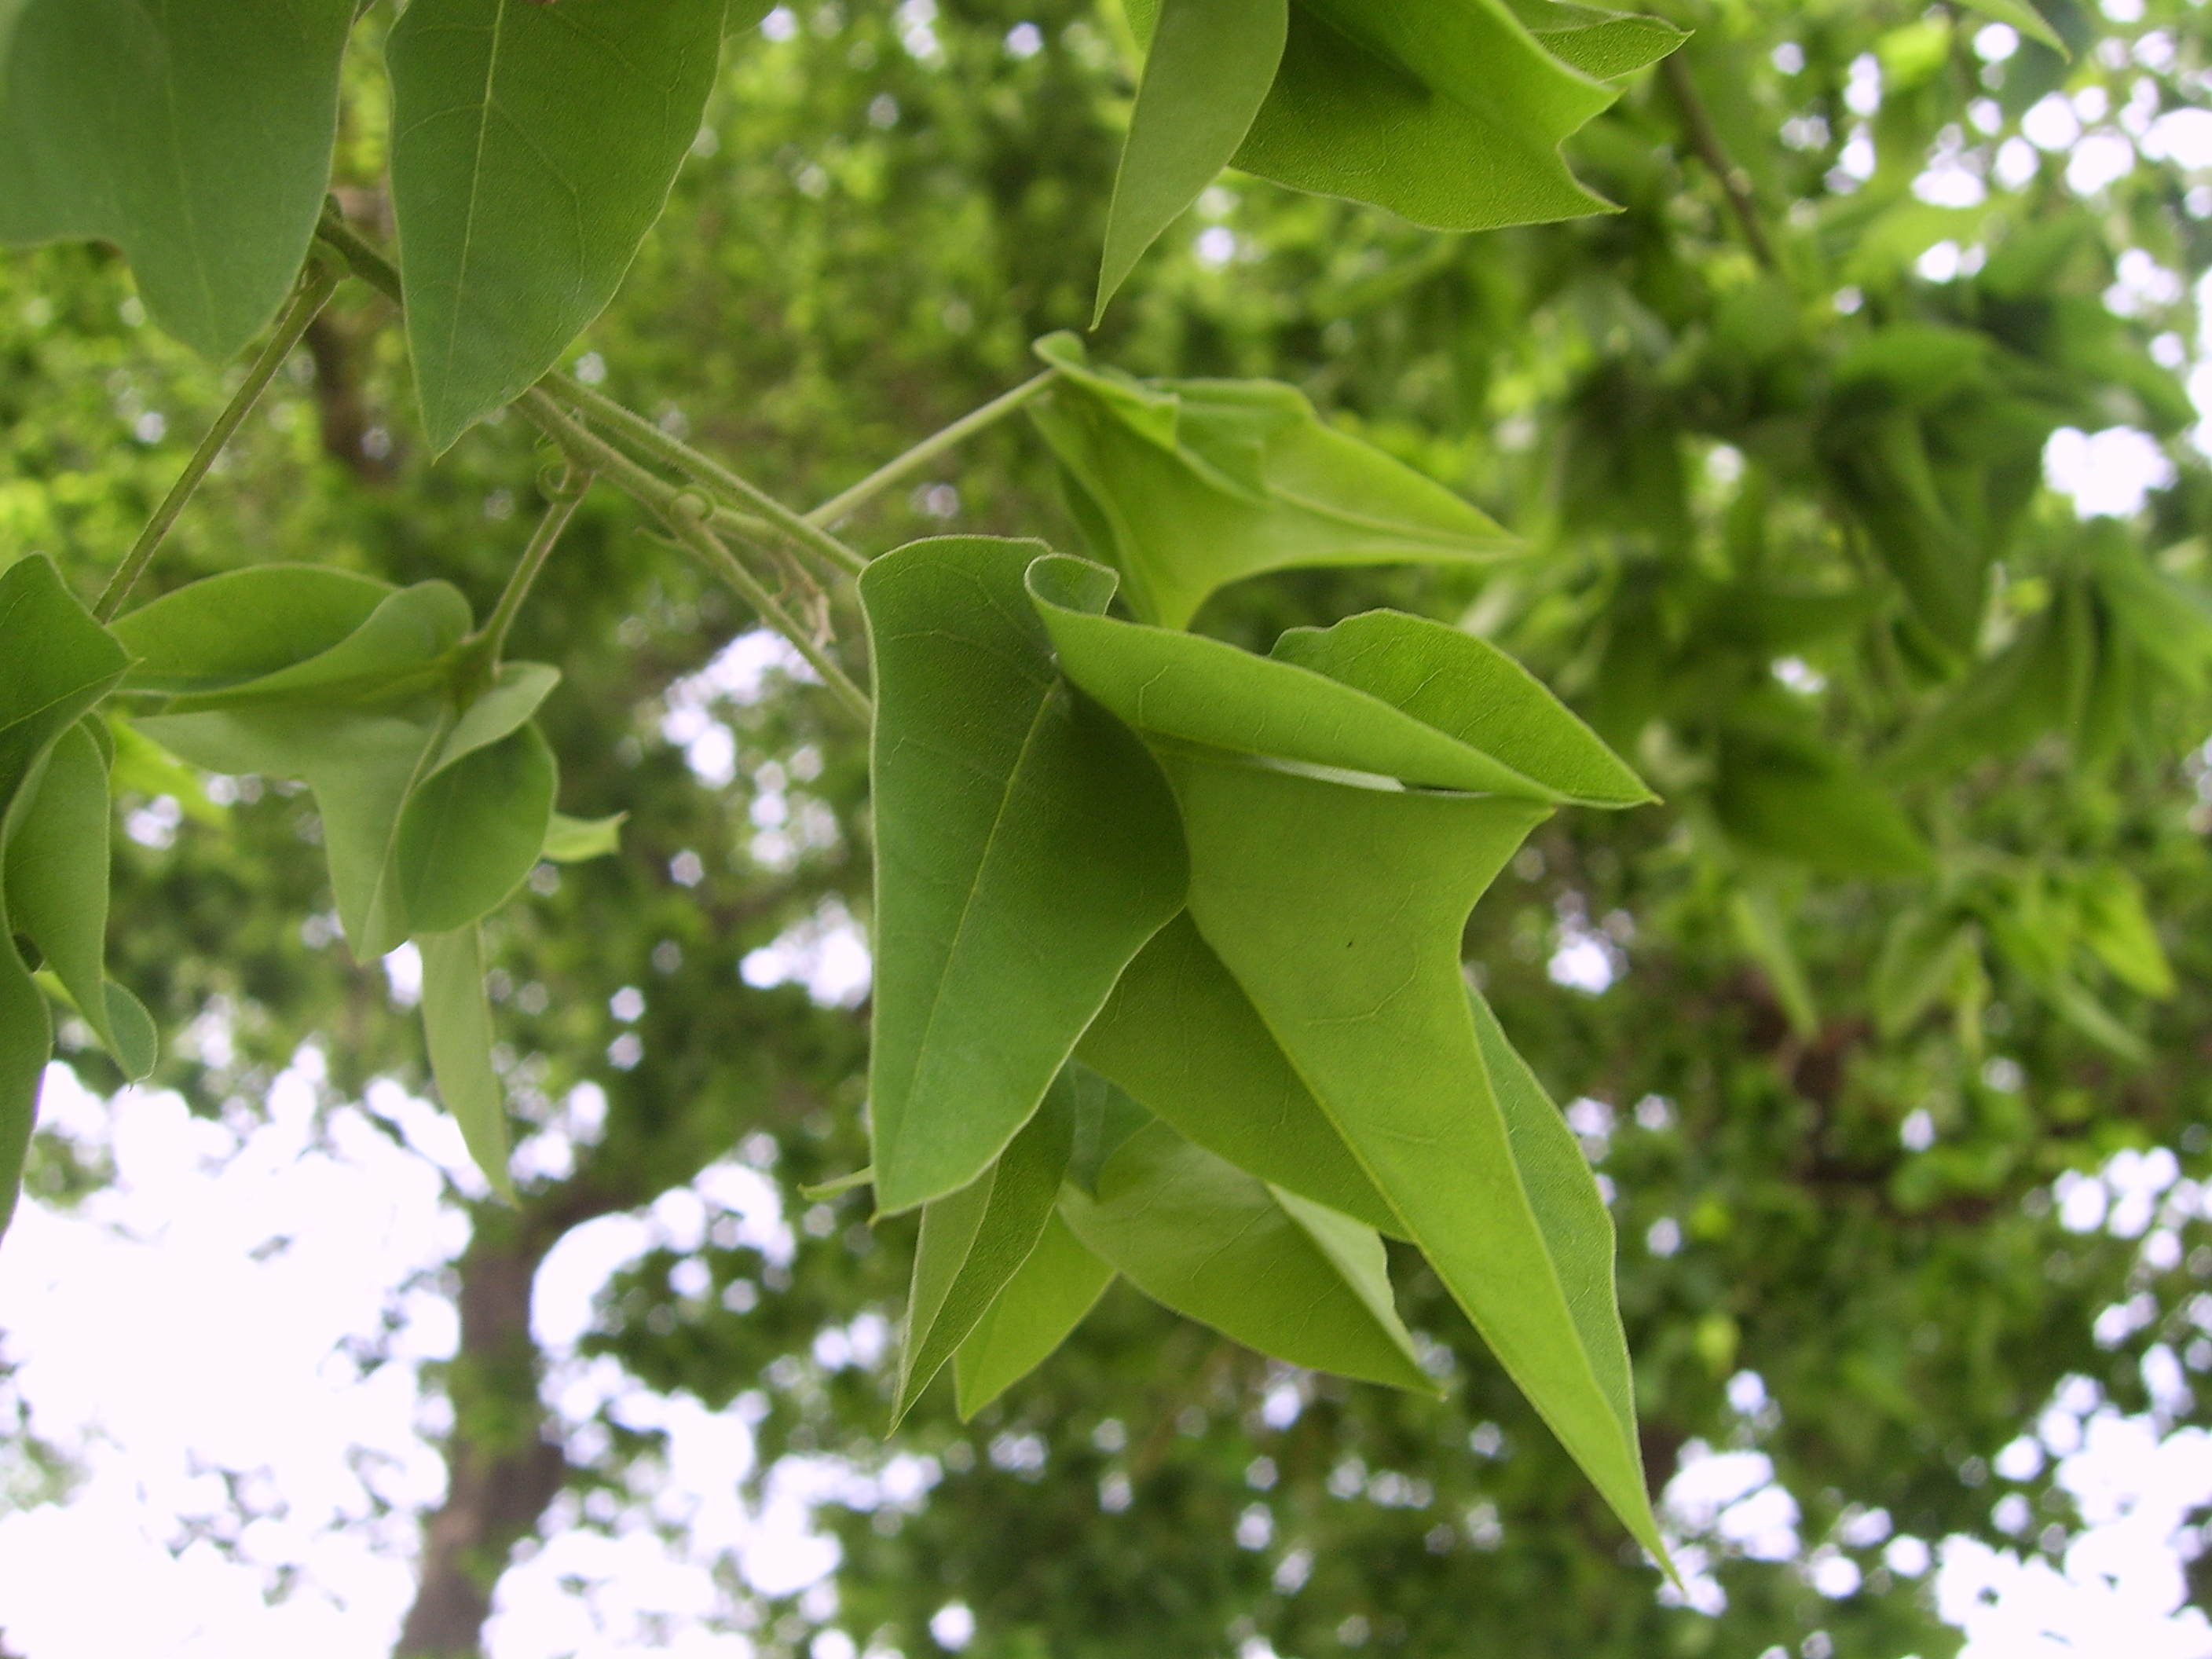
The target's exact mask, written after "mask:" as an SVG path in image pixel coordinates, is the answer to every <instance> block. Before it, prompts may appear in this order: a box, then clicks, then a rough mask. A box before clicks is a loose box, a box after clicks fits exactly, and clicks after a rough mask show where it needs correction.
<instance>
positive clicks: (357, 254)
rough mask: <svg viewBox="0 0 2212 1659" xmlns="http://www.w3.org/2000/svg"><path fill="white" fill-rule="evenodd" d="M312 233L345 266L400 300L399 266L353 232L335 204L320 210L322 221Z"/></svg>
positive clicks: (389, 297)
mask: <svg viewBox="0 0 2212 1659" xmlns="http://www.w3.org/2000/svg"><path fill="white" fill-rule="evenodd" d="M315 237H316V240H319V241H320V242H321V243H322V244H323V246H325V247H327V248H328V249H330V251H331V252H333V253H335V254H337V256H338V258H341V259H343V260H344V261H345V264H346V269H347V270H349V271H351V272H352V273H353V274H354V275H355V276H358V277H360V278H361V280H362V282H364V283H368V285H369V286H370V287H371V288H373V289H375V290H376V291H377V292H378V293H379V294H381V295H383V296H384V297H385V298H386V299H387V300H389V301H392V304H394V305H401V304H404V300H403V299H402V298H401V294H400V287H399V267H398V266H397V265H395V264H392V261H391V260H389V259H387V258H385V257H384V256H383V255H382V254H381V253H379V252H377V251H376V250H375V249H374V248H373V247H371V246H369V245H368V243H367V242H366V241H364V240H362V238H360V237H359V236H357V235H356V234H354V230H353V227H352V226H350V225H349V224H347V223H346V222H345V221H344V220H343V218H341V217H340V216H339V215H338V213H337V210H336V209H335V208H327V209H325V210H324V213H323V219H322V222H321V223H320V224H319V225H317V226H316V227H315Z"/></svg>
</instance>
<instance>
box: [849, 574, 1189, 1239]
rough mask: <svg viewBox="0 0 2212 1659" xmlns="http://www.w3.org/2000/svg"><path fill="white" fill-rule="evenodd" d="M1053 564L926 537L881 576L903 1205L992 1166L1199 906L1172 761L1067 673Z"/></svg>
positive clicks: (878, 1065)
mask: <svg viewBox="0 0 2212 1659" xmlns="http://www.w3.org/2000/svg"><path fill="white" fill-rule="evenodd" d="M1041 551H1042V549H1041V547H1040V545H1039V544H1036V543H1034V542H1000V541H992V540H987V539H985V538H980V537H955V538H945V539H943V540H939V541H927V542H917V543H915V544H912V545H910V546H908V547H903V548H901V549H899V550H897V551H896V552H893V553H890V554H887V555H885V556H884V557H882V558H880V559H878V560H877V561H876V562H874V563H873V564H872V565H870V566H869V567H868V569H867V571H866V573H865V574H863V575H862V576H861V578H860V599H861V604H862V605H863V606H864V607H865V609H866V612H867V620H868V636H869V641H870V654H871V657H872V660H873V662H874V664H875V673H876V708H877V714H876V729H875V736H874V747H873V750H872V775H873V785H874V789H873V798H874V804H875V818H876V836H877V843H876V844H877V848H878V854H877V861H876V915H875V923H876V937H875V952H876V955H875V991H874V1013H875V1031H874V1042H873V1052H872V1058H871V1061H870V1071H869V1110H870V1116H871V1125H872V1133H873V1137H874V1142H875V1157H874V1164H875V1170H876V1176H877V1182H876V1199H877V1202H878V1204H879V1205H880V1206H882V1208H883V1209H884V1211H885V1212H898V1211H900V1210H903V1209H908V1208H911V1207H912V1206H914V1205H915V1204H918V1203H921V1202H923V1201H924V1200H928V1199H933V1198H939V1197H942V1196H944V1195H945V1194H948V1193H951V1192H956V1191H957V1190H958V1189H959V1188H962V1187H964V1186H966V1185H967V1184H968V1183H969V1182H971V1181H973V1180H974V1179H975V1177H976V1176H978V1175H979V1174H981V1171H982V1170H983V1169H984V1168H985V1166H987V1164H989V1163H990V1162H991V1160H992V1159H993V1158H996V1157H997V1156H998V1155H999V1153H1000V1151H1001V1150H1002V1149H1004V1147H1005V1146H1006V1143H1007V1142H1008V1141H1009V1140H1011V1139H1012V1138H1013V1135H1014V1133H1015V1131H1017V1130H1018V1129H1019V1128H1020V1127H1021V1126H1022V1125H1023V1124H1024V1122H1025V1121H1028V1119H1029V1116H1030V1113H1031V1112H1032V1111H1034V1110H1035V1109H1036V1105H1037V1103H1038V1101H1039V1100H1041V1099H1042V1098H1043V1096H1044V1092H1045V1090H1046V1088H1047V1087H1048V1085H1050V1084H1051V1082H1052V1080H1053V1079H1054V1077H1055V1076H1057V1075H1058V1074H1059V1072H1060V1066H1062V1064H1064V1063H1065V1062H1066V1059H1067V1057H1068V1054H1069V1053H1070V1052H1071V1051H1072V1050H1073V1048H1074V1047H1075V1042H1076V1039H1077V1038H1078V1037H1079V1036H1082V1034H1083V1030H1084V1028H1085V1026H1087V1025H1088V1024H1090V1023H1091V1019H1092V1018H1093V1017H1094V1016H1095V1015H1096V1014H1097V1012H1098V1010H1099V1008H1100V1007H1101V1006H1103V1004H1104V1002H1105V1000H1106V998H1107V994H1109V992H1110V991H1111V990H1112V989H1113V988H1114V981H1115V979H1116V978H1117V977H1118V976H1119V975H1120V974H1121V969H1122V967H1123V965H1124V964H1125V963H1127V962H1128V960H1129V958H1130V957H1133V956H1134V955H1135V954H1136V953H1137V951H1139V949H1140V948H1142V946H1143V945H1144V943H1145V941H1146V939H1150V938H1151V937H1152V935H1153V934H1154V933H1157V932H1158V931H1159V929H1160V927H1162V926H1163V925H1164V923H1165V922H1166V921H1168V919H1169V918H1170V917H1171V916H1172V915H1175V913H1176V910H1177V909H1178V908H1180V907H1181V905H1182V890H1183V870H1184V861H1183V854H1182V840H1181V836H1180V835H1179V833H1178V832H1177V829H1176V818H1175V803H1174V800H1173V799H1172V797H1170V794H1169V793H1168V789H1167V786H1166V783H1165V782H1164V781H1163V780H1162V778H1161V777H1160V775H1159V769H1158V766H1157V765H1156V764H1155V763H1153V761H1152V757H1150V756H1149V755H1147V754H1146V752H1145V750H1144V747H1143V745H1141V744H1139V743H1138V742H1137V741H1136V740H1135V739H1134V738H1132V737H1131V736H1130V735H1129V734H1128V733H1127V732H1126V731H1124V730H1123V729H1122V728H1121V726H1117V725H1115V722H1114V721H1113V720H1109V719H1108V718H1107V717H1106V716H1105V715H1104V714H1102V713H1101V712H1100V711H1099V710H1098V709H1097V708H1095V707H1093V706H1091V704H1089V703H1088V702H1085V700H1084V699H1082V698H1080V697H1079V696H1075V695H1073V693H1072V692H1071V691H1070V690H1069V689H1068V687H1067V686H1066V684H1065V683H1064V682H1063V681H1062V680H1061V679H1060V677H1059V675H1058V674H1057V673H1056V672H1055V671H1054V666H1053V661H1052V652H1051V645H1050V642H1049V641H1048V639H1047V637H1046V635H1045V632H1044V629H1043V628H1042V626H1041V625H1040V624H1039V623H1038V621H1037V618H1036V612H1035V611H1033V610H1032V609H1031V608H1030V604H1029V602H1028V600H1027V599H1026V598H1025V597H1024V592H1023V586H1022V578H1023V572H1024V568H1026V567H1027V566H1028V565H1029V564H1030V561H1031V560H1032V559H1033V558H1035V557H1036V555H1037V554H1038V553H1039V552H1041ZM1101 574H1104V573H1103V572H1102V573H1101Z"/></svg>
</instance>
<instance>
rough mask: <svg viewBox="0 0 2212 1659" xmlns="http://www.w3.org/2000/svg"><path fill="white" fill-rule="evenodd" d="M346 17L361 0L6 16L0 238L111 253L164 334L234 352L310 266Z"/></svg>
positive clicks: (211, 351) (78, 2)
mask: <svg viewBox="0 0 2212 1659" xmlns="http://www.w3.org/2000/svg"><path fill="white" fill-rule="evenodd" d="M9 12H12V14H13V15H12V19H11V18H10V16H9ZM353 15H354V6H353V0H166V3H163V4H159V5H149V4H147V3H145V0H23V3H21V4H19V5H16V6H13V7H9V8H5V9H0V241H5V242H14V243H27V242H52V241H58V240H74V239H76V238H93V237H97V238H99V239H100V240H105V241H110V242H112V243H114V244H115V245H116V246H118V247H120V248H121V249H122V250H123V252H124V253H125V256H126V257H127V258H129V259H130V261H131V270H132V273H133V274H134V275H135V276H137V279H138V288H139V292H140V293H141V294H143V295H144V296H145V301H146V308H147V309H148V311H149V312H150V313H152V314H153V316H154V318H155V320H156V321H157V322H159V323H160V324H161V326H162V327H164V328H166V329H167V330H168V331H169V332H170V333H172V334H173V335H175V336H176V337H178V338H179V339H180V340H182V341H184V342H185V343H186V344H187V345H190V346H191V347H192V348H193V349H195V350H197V351H199V352H201V353H202V354H204V356H209V357H212V358H216V359H221V358H225V357H228V356H230V355H231V354H232V353H233V352H234V351H236V350H237V349H239V348H240V346H242V345H244V344H245V343H246V342H247V341H248V340H250V339H252V337H254V336H255V335H256V334H258V333H259V332H260V331H262V330H263V329H264V328H265V327H266V326H267V325H269V322H270V319H272V318H274V317H275V316H276V311H277V308H278V307H280V306H282V305H283V302H284V297H285V295H286V294H287V292H288V291H289V289H291V287H292V283H293V281H294V279H295V277H297V276H298V275H299V273H300V267H301V264H302V263H304V262H305V260H306V258H307V249H308V245H309V243H310V242H311V241H312V240H313V236H314V230H315V222H316V219H317V218H318V217H319V216H320V214H321V212H322V207H323V193H324V191H325V190H327V189H328V188H329V186H330V176H331V143H332V141H333V140H334V138H335V137H336V136H337V108H338V64H339V60H340V58H342V57H343V54H344V51H345V41H346V35H347V33H348V32H349V30H350V29H351V27H352V26H353Z"/></svg>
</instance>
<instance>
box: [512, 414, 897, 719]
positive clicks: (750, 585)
mask: <svg viewBox="0 0 2212 1659" xmlns="http://www.w3.org/2000/svg"><path fill="white" fill-rule="evenodd" d="M514 407H515V408H516V409H518V410H520V411H521V412H522V414H523V416H524V417H525V418H526V419H527V420H529V421H531V422H533V423H534V424H535V425H536V426H537V427H538V428H539V429H540V430H541V431H543V432H544V434H545V435H546V436H548V437H549V438H550V439H552V440H553V441H554V442H555V443H556V444H558V445H559V446H560V447H561V448H562V453H565V454H566V455H567V456H568V460H569V465H572V466H575V467H579V468H582V469H586V470H592V471H599V472H603V473H605V475H606V477H607V481H608V482H609V483H612V484H614V485H616V486H617V488H619V489H622V490H623V492H624V493H625V494H627V495H631V496H633V497H635V499H636V500H637V501H640V502H641V503H642V504H643V505H644V506H645V507H647V509H649V510H650V511H651V512H652V513H653V516H654V517H656V518H658V519H659V520H660V521H661V523H662V524H663V525H665V526H667V528H668V532H669V533H670V534H671V535H672V536H674V537H675V538H676V539H677V540H678V541H679V542H681V543H682V544H684V550H686V551H687V552H689V553H691V554H692V555H693V556H696V557H697V558H698V559H699V560H700V562H702V563H703V564H705V565H707V566H708V568H711V569H712V570H713V571H714V573H715V574H717V575H719V576H720V577H721V578H722V580H725V581H726V582H727V583H729V585H730V586H732V587H733V588H735V589H736V590H737V592H738V595H739V597H741V598H742V599H744V601H745V603H746V604H748V605H751V606H752V608H753V609H754V611H756V612H757V613H758V614H759V616H760V618H761V620H762V621H763V622H765V623H768V625H769V627H771V628H773V629H775V631H776V632H777V633H779V634H781V635H783V636H784V638H786V639H787V640H789V641H791V643H792V644H793V646H794V647H797V649H798V651H799V655H801V656H802V657H804V658H805V659H806V660H807V663H808V664H809V665H811V667H812V668H813V670H814V671H815V672H816V673H817V674H819V675H820V676H821V677H822V682H823V684H825V685H827V686H828V687H829V690H831V691H832V692H833V693H835V694H836V696H837V698H838V700H839V701H840V702H842V703H843V704H844V705H845V706H846V707H847V708H849V709H851V710H852V711H853V713H854V714H856V715H858V716H859V717H860V719H861V720H869V719H871V718H872V715H873V713H874V710H873V708H872V705H871V704H870V702H868V697H867V694H866V692H864V691H862V690H860V688H859V687H858V686H856V685H854V684H853V682H852V679H851V678H849V677H848V675H847V674H846V672H845V671H844V670H843V669H842V668H840V667H838V666H837V665H836V663H835V662H834V661H832V660H831V659H830V658H829V653H827V652H825V651H824V650H823V648H822V647H821V646H820V645H819V644H818V643H817V642H816V641H815V639H814V637H813V635H811V634H810V633H809V632H808V631H807V630H806V629H804V628H802V627H800V626H799V623H798V622H797V621H796V620H795V619H794V618H793V617H792V615H791V613H790V612H788V611H786V610H785V609H784V608H783V606H782V605H781V604H779V603H778V602H777V599H776V597H775V594H773V593H771V592H769V590H768V587H767V585H766V584H765V583H763V581H762V580H760V578H759V577H757V576H756V575H754V574H753V573H752V572H751V571H750V570H748V569H747V568H745V567H744V564H743V563H742V562H740V561H739V560H738V556H736V555H735V554H733V553H732V552H731V551H730V550H729V549H728V548H727V547H726V546H725V545H724V544H722V542H721V540H720V538H718V537H717V536H716V535H715V534H714V532H713V530H711V529H710V528H708V526H709V524H710V522H711V518H710V512H711V509H710V508H709V509H708V511H702V508H705V507H708V504H707V503H705V502H702V501H701V500H700V499H699V493H698V491H696V489H682V488H679V487H678V486H677V485H675V484H671V483H668V482H667V481H666V480H665V479H663V478H659V477H655V476H654V475H653V473H651V472H649V471H647V470H646V469H645V468H644V467H641V466H640V465H638V464H637V463H636V462H635V461H634V460H632V459H630V458H629V456H627V455H625V454H623V452H622V451H621V450H619V449H617V448H616V447H614V445H612V444H611V443H609V442H608V441H606V440H605V439H604V438H602V437H600V436H599V435H597V434H596V433H593V432H592V431H590V430H589V429H588V428H586V427H585V426H584V425H583V424H582V423H581V422H579V421H577V420H575V419H574V417H573V416H570V415H569V413H568V411H567V410H564V409H562V407H561V405H560V404H558V403H557V402H556V401H555V400H554V398H552V397H551V396H550V395H549V393H548V392H547V391H546V389H545V388H544V387H542V386H534V387H532V389H531V390H530V391H528V392H524V393H523V394H522V396H521V397H520V398H517V399H516V400H515V404H514Z"/></svg>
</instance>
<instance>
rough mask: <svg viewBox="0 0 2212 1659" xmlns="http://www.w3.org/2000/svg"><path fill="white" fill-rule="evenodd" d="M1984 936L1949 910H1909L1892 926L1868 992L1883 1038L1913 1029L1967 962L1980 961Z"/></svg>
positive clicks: (1956, 978)
mask: <svg viewBox="0 0 2212 1659" xmlns="http://www.w3.org/2000/svg"><path fill="white" fill-rule="evenodd" d="M1980 957H1981V940H1980V938H1979V936H1978V934H1977V933H1976V932H1975V930H1974V929H1973V928H1972V927H1971V926H1966V925H1964V924H1962V923H1961V922H1960V921H1959V919H1958V917H1957V916H1956V915H1953V914H1951V913H1950V912H1948V911H1935V912H1929V911H1924V910H1907V911H1905V912H1904V913H1902V914H1901V915H1899V916H1898V917H1897V919H1896V920H1895V921H1893V922H1892V923H1891V924H1890V926H1889V932H1888V933H1887V935H1886V936H1885V937H1884V939H1883V940H1882V949H1881V957H1880V958H1879V959H1878V960H1877V961H1876V963H1875V971H1874V977H1873V979H1872V980H1870V981H1869V983H1868V987H1867V989H1868V994H1869V1000H1871V1001H1872V1003H1873V1005H1874V1017H1875V1025H1876V1027H1877V1028H1878V1029H1879V1030H1881V1034H1882V1036H1885V1037H1896V1036H1900V1035H1901V1034H1903V1033H1904V1032H1905V1031H1907V1030H1911V1028H1912V1026H1913V1025H1914V1024H1916V1023H1917V1021H1918V1020H1919V1018H1920V1017H1921V1016H1922V1015H1923V1014H1924V1013H1926V1012H1928V1010H1929V1008H1930V1007H1931V1006H1934V1005H1935V1002H1936V999H1937V998H1939V997H1941V996H1942V994H1944V993H1945V992H1946V991H1948V990H1950V989H1951V988H1952V987H1954V985H1956V984H1957V983H1958V980H1959V975H1960V971H1961V969H1962V968H1963V967H1964V966H1965V964H1966V963H1967V962H1968V961H1970V960H1971V961H1974V962H1978V961H1979V960H1980Z"/></svg>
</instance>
